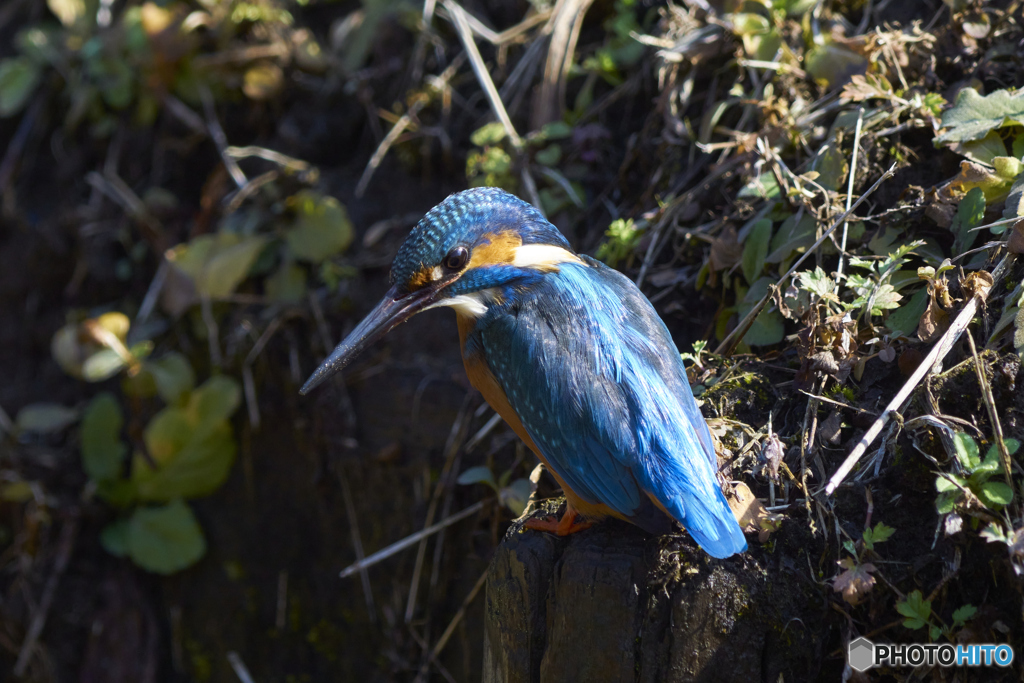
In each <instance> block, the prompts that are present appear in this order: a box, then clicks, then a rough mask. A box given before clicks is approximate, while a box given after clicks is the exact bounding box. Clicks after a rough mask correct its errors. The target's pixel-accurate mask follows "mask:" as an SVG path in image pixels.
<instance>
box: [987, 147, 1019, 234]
mask: <svg viewBox="0 0 1024 683" xmlns="http://www.w3.org/2000/svg"><path fill="white" fill-rule="evenodd" d="M1022 137H1024V136H1022ZM1018 158H1020V157H1018ZM1003 218H1024V173H1021V174H1019V175H1018V176H1017V177H1016V178H1015V179H1014V181H1013V185H1011V186H1010V192H1009V194H1007V195H1006V204H1005V205H1004V208H1003ZM1011 227H1013V225H1012V224H1009V223H1008V224H1004V225H995V226H992V227H991V228H989V232H991V233H992V234H993V235H1001V234H1003V233H1004V232H1006V231H1007V229H1009V228H1011Z"/></svg>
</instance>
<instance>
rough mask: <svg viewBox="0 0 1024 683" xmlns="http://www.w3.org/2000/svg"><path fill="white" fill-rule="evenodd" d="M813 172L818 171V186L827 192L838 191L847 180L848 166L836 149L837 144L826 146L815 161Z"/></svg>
mask: <svg viewBox="0 0 1024 683" xmlns="http://www.w3.org/2000/svg"><path fill="white" fill-rule="evenodd" d="M811 169H812V170H814V171H817V172H818V173H819V175H818V184H819V185H821V186H822V187H824V188H825V189H826V190H830V191H832V192H836V191H838V190H839V189H840V188H841V187H842V183H843V180H844V179H845V178H846V172H847V170H848V164H847V163H846V157H845V156H844V155H843V153H842V152H841V151H840V150H839V149H837V148H836V144H835V142H830V143H829V144H827V145H824V146H823V147H822V149H821V150H819V153H818V156H817V157H816V158H815V159H814V165H813V166H812V167H811Z"/></svg>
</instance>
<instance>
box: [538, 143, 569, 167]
mask: <svg viewBox="0 0 1024 683" xmlns="http://www.w3.org/2000/svg"><path fill="white" fill-rule="evenodd" d="M533 158H534V159H535V160H536V161H537V163H538V164H543V165H544V166H554V165H555V164H557V163H558V162H559V161H561V159H562V147H561V145H548V146H547V147H545V148H544V149H542V150H540V151H539V152H537V153H536V154H534V155H533Z"/></svg>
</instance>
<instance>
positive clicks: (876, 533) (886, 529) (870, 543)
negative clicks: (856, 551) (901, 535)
mask: <svg viewBox="0 0 1024 683" xmlns="http://www.w3.org/2000/svg"><path fill="white" fill-rule="evenodd" d="M894 533H896V530H895V529H893V528H892V527H891V526H886V525H885V524H883V523H882V522H879V523H878V524H876V525H875V528H874V529H865V530H864V545H865V546H866V547H867V548H868V550H874V549H875V543H884V542H885V541H888V540H889V538H891V537H892V535H893V534H894Z"/></svg>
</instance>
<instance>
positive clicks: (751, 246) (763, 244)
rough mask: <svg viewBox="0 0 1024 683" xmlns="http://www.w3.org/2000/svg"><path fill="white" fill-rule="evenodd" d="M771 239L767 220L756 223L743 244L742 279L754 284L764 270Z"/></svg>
mask: <svg viewBox="0 0 1024 683" xmlns="http://www.w3.org/2000/svg"><path fill="white" fill-rule="evenodd" d="M771 238H772V222H771V221H770V220H768V219H767V218H762V219H761V220H759V221H756V222H755V223H754V225H753V227H751V229H750V234H749V235H747V239H746V240H745V241H744V243H743V277H745V278H746V279H747V282H754V281H755V280H756V279H757V278H758V277H760V276H761V271H762V270H764V260H765V257H767V256H768V243H769V242H770V241H771Z"/></svg>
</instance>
